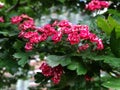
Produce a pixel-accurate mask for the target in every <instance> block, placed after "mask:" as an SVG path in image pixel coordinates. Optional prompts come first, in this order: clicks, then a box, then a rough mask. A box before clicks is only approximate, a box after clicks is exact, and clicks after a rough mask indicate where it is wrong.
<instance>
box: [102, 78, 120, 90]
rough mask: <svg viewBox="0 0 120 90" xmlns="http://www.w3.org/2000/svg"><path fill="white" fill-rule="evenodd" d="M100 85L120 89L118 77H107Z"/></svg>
mask: <svg viewBox="0 0 120 90" xmlns="http://www.w3.org/2000/svg"><path fill="white" fill-rule="evenodd" d="M102 85H103V86H104V87H106V88H111V89H115V90H120V78H109V79H108V80H107V81H106V82H104V83H103V84H102Z"/></svg>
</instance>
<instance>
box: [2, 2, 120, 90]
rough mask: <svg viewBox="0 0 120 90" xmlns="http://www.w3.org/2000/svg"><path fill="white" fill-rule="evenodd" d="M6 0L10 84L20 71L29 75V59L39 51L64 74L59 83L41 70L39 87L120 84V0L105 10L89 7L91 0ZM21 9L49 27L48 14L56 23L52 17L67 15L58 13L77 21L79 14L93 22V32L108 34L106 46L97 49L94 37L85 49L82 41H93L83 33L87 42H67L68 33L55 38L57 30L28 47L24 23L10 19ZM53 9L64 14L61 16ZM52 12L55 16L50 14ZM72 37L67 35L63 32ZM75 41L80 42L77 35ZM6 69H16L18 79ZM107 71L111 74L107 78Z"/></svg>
mask: <svg viewBox="0 0 120 90" xmlns="http://www.w3.org/2000/svg"><path fill="white" fill-rule="evenodd" d="M1 1H2V2H4V3H5V4H4V7H3V8H0V17H2V18H3V19H4V22H3V21H1V22H0V77H1V78H0V80H1V83H0V87H3V86H6V85H7V86H10V85H11V84H12V83H15V82H16V81H17V79H18V77H21V78H23V77H26V76H27V73H28V71H29V69H30V68H29V65H28V63H29V61H30V58H32V56H33V55H35V54H38V55H40V57H42V60H44V61H46V62H47V64H48V65H49V66H51V67H53V68H54V67H56V66H58V65H61V66H62V67H63V74H62V77H61V81H60V83H59V84H57V85H54V84H53V83H52V81H51V77H45V76H44V75H43V74H41V73H36V75H35V80H36V82H37V83H40V87H38V89H36V90H39V89H41V87H47V88H48V90H101V89H103V90H107V89H108V88H112V89H118V90H119V89H120V80H119V76H120V12H119V11H120V0H110V1H111V2H112V3H111V4H110V7H109V8H108V11H107V12H105V13H102V15H100V14H99V12H102V11H104V10H98V11H92V12H90V11H87V10H86V9H85V5H86V4H88V3H89V2H90V1H91V0H1ZM99 8H100V7H99ZM21 14H27V15H29V16H31V17H32V18H34V19H35V24H37V25H36V27H38V26H40V27H43V26H41V25H42V24H43V23H45V19H46V21H47V22H50V23H51V22H52V19H56V20H58V19H61V18H58V16H61V15H62V14H64V15H63V16H65V15H66V14H68V16H67V17H66V18H67V19H68V20H70V21H71V22H72V21H73V22H74V21H76V17H80V18H77V20H78V21H79V22H80V24H86V25H88V26H89V27H90V32H91V33H94V34H96V35H97V36H98V37H97V38H101V39H102V40H103V44H104V49H103V50H101V51H97V50H96V43H97V42H94V43H92V44H90V47H89V48H88V49H86V50H84V48H82V49H83V51H80V50H78V46H81V45H83V44H84V43H90V41H89V40H86V39H85V41H84V40H82V39H80V40H81V42H80V43H79V44H78V45H70V43H66V42H67V40H66V39H63V41H62V42H60V43H53V42H51V37H52V36H51V37H49V38H48V39H47V40H46V42H41V43H39V44H38V45H35V44H34V45H33V46H34V48H35V49H34V51H32V52H31V51H30V52H26V51H25V50H24V46H25V42H26V41H27V40H26V39H21V38H19V37H18V34H19V30H18V27H17V26H16V25H12V24H11V22H10V19H11V18H12V17H13V16H16V15H21ZM53 14H54V15H58V16H57V18H56V16H54V15H53ZM98 14H99V15H98ZM52 15H53V16H52ZM70 15H73V16H72V17H74V18H75V20H71V18H70V17H69V16H70ZM63 16H61V17H63ZM46 17H48V18H49V17H50V18H49V19H47V18H46ZM44 18H45V19H44ZM63 18H64V17H63ZM58 21H59V20H58ZM41 22H43V23H41ZM56 28H58V27H55V29H56ZM72 28H73V27H72ZM71 30H72V29H71ZM28 31H29V30H28ZM58 31H59V30H58ZM39 34H41V33H39ZM74 36H76V35H74ZM83 36H84V35H83ZM66 37H67V36H66V35H65V36H64V37H63V38H66ZM72 37H73V36H72ZM93 39H94V38H93ZM54 40H56V39H54ZM69 40H70V39H69ZM71 40H72V39H71ZM72 41H73V42H74V40H72ZM19 69H21V70H22V74H21V75H20V76H16V73H17V72H19ZM56 71H57V70H56ZM101 71H103V72H105V73H107V74H109V75H110V76H111V77H110V78H109V79H107V78H108V76H107V75H106V74H104V73H103V72H102V73H101ZM1 72H2V73H1ZM5 72H9V73H10V74H12V75H13V76H14V79H13V78H6V77H4V73H5ZM54 73H55V72H54ZM55 75H58V74H55ZM104 75H105V76H106V77H105V78H106V79H107V80H105V79H102V76H104ZM55 79H56V78H55ZM101 80H102V81H101ZM12 81H13V82H12Z"/></svg>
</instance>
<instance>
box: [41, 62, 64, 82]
mask: <svg viewBox="0 0 120 90" xmlns="http://www.w3.org/2000/svg"><path fill="white" fill-rule="evenodd" d="M40 69H41V70H42V74H43V75H44V76H46V77H51V80H52V81H53V83H54V84H58V83H59V82H60V79H61V75H62V74H63V68H62V66H61V65H58V66H56V67H53V68H52V67H50V66H49V65H48V64H47V63H46V62H43V63H42V65H41V66H40Z"/></svg>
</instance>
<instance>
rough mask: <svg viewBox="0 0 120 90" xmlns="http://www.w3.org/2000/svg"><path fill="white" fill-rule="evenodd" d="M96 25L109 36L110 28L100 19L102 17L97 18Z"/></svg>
mask: <svg viewBox="0 0 120 90" xmlns="http://www.w3.org/2000/svg"><path fill="white" fill-rule="evenodd" d="M97 25H98V27H100V28H101V29H102V30H103V31H104V32H106V34H108V35H109V34H110V33H111V30H110V26H109V25H108V23H107V21H106V20H105V19H104V18H102V17H98V18H97Z"/></svg>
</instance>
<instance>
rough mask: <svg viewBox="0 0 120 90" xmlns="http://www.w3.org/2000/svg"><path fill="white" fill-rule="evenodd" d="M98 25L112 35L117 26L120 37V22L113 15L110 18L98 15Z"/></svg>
mask: <svg viewBox="0 0 120 90" xmlns="http://www.w3.org/2000/svg"><path fill="white" fill-rule="evenodd" d="M97 25H98V27H100V28H101V29H102V30H103V31H104V32H105V33H106V34H107V35H110V34H111V32H112V30H113V29H114V28H115V30H116V34H117V38H119V37H120V23H118V22H117V21H116V20H115V19H114V18H112V17H111V16H109V17H108V19H105V18H102V17H98V18H97Z"/></svg>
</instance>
